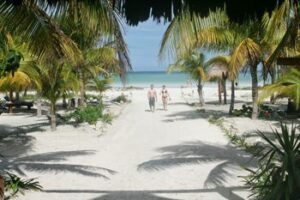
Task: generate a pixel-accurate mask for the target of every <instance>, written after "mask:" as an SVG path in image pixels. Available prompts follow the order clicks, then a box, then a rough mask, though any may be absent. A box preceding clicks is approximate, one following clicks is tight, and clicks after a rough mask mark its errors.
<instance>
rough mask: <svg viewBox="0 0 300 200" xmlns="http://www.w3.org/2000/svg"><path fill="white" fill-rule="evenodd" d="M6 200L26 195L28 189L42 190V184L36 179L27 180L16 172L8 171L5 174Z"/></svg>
mask: <svg viewBox="0 0 300 200" xmlns="http://www.w3.org/2000/svg"><path fill="white" fill-rule="evenodd" d="M4 185H5V188H4V190H5V200H8V199H13V198H17V197H18V196H19V194H21V195H24V193H25V192H26V191H41V190H42V186H41V185H40V184H39V183H38V182H37V181H36V180H35V179H29V180H25V179H22V178H20V177H18V176H17V175H15V174H12V173H9V172H6V173H5V175H4Z"/></svg>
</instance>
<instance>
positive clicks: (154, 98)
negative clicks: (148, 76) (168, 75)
mask: <svg viewBox="0 0 300 200" xmlns="http://www.w3.org/2000/svg"><path fill="white" fill-rule="evenodd" d="M147 96H148V101H149V106H150V110H151V111H152V112H154V111H155V102H156V101H157V93H156V90H155V89H154V85H153V84H151V85H150V89H149V90H148V94H147Z"/></svg>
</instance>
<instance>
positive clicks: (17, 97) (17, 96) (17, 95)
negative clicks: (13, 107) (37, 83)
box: [16, 90, 20, 102]
mask: <svg viewBox="0 0 300 200" xmlns="http://www.w3.org/2000/svg"><path fill="white" fill-rule="evenodd" d="M16 101H17V102H18V101H20V92H19V91H18V90H17V91H16Z"/></svg>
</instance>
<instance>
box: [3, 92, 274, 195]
mask: <svg viewBox="0 0 300 200" xmlns="http://www.w3.org/2000/svg"><path fill="white" fill-rule="evenodd" d="M192 90H194V96H193V92H192ZM146 92H147V91H146V90H129V91H116V90H114V91H108V92H107V93H106V96H113V95H115V96H116V95H118V94H120V93H124V94H125V95H127V96H129V98H130V99H131V103H129V104H124V105H118V106H117V108H118V109H117V110H118V117H117V118H115V119H114V121H113V123H112V125H110V126H108V127H107V128H106V129H105V131H104V132H101V131H99V130H98V129H96V128H95V127H91V126H88V125H82V126H80V127H76V128H75V127H73V126H71V125H60V126H58V130H57V131H56V132H51V131H50V128H49V125H48V120H47V118H46V117H45V116H43V117H41V118H38V117H36V116H35V115H34V113H29V114H23V113H16V114H3V115H1V117H0V124H1V125H0V127H1V132H2V133H1V134H2V136H3V137H5V139H4V143H3V144H1V145H0V151H1V154H2V155H3V156H5V158H6V160H5V162H4V163H1V166H4V167H6V168H8V169H11V170H12V171H15V172H16V173H18V174H20V175H22V176H26V177H30V178H36V179H37V180H38V181H39V182H40V184H41V185H42V186H43V189H44V191H43V192H28V193H26V195H25V196H20V197H19V199H25V200H40V199H51V200H63V199H64V200H68V199H72V200H85V199H89V200H171V199H172V200H177V199H181V200H183V199H184V200H199V199H207V200H208V199H211V200H216V199H218V200H219V199H230V200H240V199H247V196H248V195H249V193H248V191H247V189H245V187H244V186H243V182H242V179H241V178H240V176H244V175H247V173H246V172H245V171H244V170H243V169H242V167H254V166H255V164H254V163H253V162H250V161H249V160H250V159H251V156H250V155H249V154H247V153H245V152H243V151H240V150H238V149H236V148H235V147H233V145H231V144H230V142H229V140H228V139H227V138H226V137H225V136H224V133H223V132H222V131H221V130H220V128H219V127H217V126H215V125H212V124H210V123H209V122H208V118H209V116H210V115H211V114H212V113H219V114H223V115H224V116H225V117H226V115H227V112H228V107H229V105H218V104H216V103H215V102H216V101H217V91H216V89H215V88H205V100H206V101H207V105H206V106H205V108H204V109H205V112H199V110H197V109H198V108H197V107H193V106H190V105H188V104H190V103H193V102H197V95H196V90H195V88H194V89H191V88H190V89H184V91H183V92H184V96H182V91H181V89H180V88H172V89H170V94H171V98H172V100H171V102H170V105H169V110H168V111H163V110H162V109H161V108H162V105H161V100H160V98H159V102H158V105H157V110H156V112H155V113H151V112H149V111H148V109H149V108H148V104H147V101H146ZM236 96H237V100H238V101H241V103H238V104H237V106H241V105H242V103H243V102H247V101H249V100H250V99H251V93H250V91H249V90H239V91H237V94H236ZM228 97H230V93H229V94H228ZM229 120H232V122H234V123H235V125H236V126H237V127H239V126H240V127H243V129H241V130H242V131H253V130H254V128H255V129H257V128H259V127H266V126H267V127H270V126H268V124H267V125H266V122H261V123H256V122H255V121H251V120H250V119H245V118H231V119H229ZM254 124H255V126H253V125H254ZM8 147H9V148H8Z"/></svg>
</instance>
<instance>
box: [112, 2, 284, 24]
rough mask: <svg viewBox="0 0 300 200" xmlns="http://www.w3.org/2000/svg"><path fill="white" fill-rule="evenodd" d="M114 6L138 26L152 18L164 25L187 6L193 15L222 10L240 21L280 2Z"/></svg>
mask: <svg viewBox="0 0 300 200" xmlns="http://www.w3.org/2000/svg"><path fill="white" fill-rule="evenodd" d="M111 1H112V2H113V3H114V7H115V8H116V9H117V10H119V11H121V15H122V16H123V17H124V18H125V19H126V22H127V23H128V24H130V25H137V24H138V23H139V22H143V21H146V20H148V19H149V18H152V19H153V20H155V21H157V22H167V21H170V20H171V19H172V16H176V15H177V14H178V13H180V11H181V10H182V9H183V8H185V7H188V8H189V9H190V10H191V11H192V12H196V13H199V14H200V15H202V16H206V15H207V14H208V12H209V10H214V9H215V8H217V7H218V8H223V7H224V5H225V4H226V10H227V13H228V15H229V17H230V18H231V19H232V20H234V21H238V22H240V21H242V20H244V19H248V18H249V17H255V16H256V17H261V16H262V15H263V13H264V12H265V11H271V10H273V9H274V8H275V6H276V4H277V2H282V1H283V0H279V1H276V0H264V1H262V0H242V1H241V0H111Z"/></svg>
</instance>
